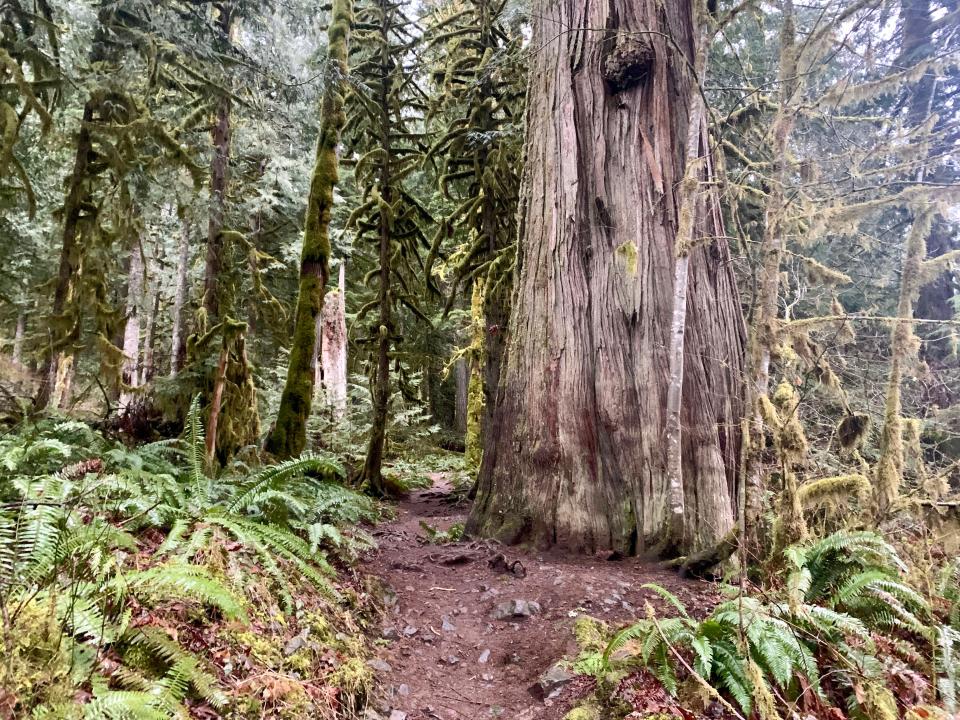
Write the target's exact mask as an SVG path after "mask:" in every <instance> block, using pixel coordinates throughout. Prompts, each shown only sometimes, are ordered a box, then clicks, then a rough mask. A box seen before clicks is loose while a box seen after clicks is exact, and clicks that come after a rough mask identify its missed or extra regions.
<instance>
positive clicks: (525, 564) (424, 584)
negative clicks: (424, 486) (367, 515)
mask: <svg viewBox="0 0 960 720" xmlns="http://www.w3.org/2000/svg"><path fill="white" fill-rule="evenodd" d="M433 480H434V487H432V488H430V489H428V490H421V491H418V492H415V493H413V494H412V495H411V496H410V497H409V498H408V499H406V500H404V501H402V502H401V503H400V504H399V506H398V508H397V516H396V518H395V519H394V520H393V521H391V522H389V523H385V524H383V525H381V526H379V527H378V528H377V530H376V531H375V533H374V534H375V535H376V536H377V541H378V543H379V548H378V550H377V551H375V552H374V553H371V554H370V555H369V556H368V557H367V558H366V559H365V561H364V563H363V565H362V567H361V571H362V572H363V573H365V574H367V575H370V576H373V577H374V578H377V579H378V580H377V582H379V583H380V584H381V586H382V595H383V598H384V606H385V611H384V616H383V621H382V627H380V628H379V634H380V639H379V640H378V641H377V644H378V646H379V651H378V657H377V658H376V659H374V660H372V661H371V664H372V665H373V667H374V670H375V673H376V676H377V679H378V682H379V684H380V689H379V696H378V699H377V701H376V702H375V703H374V704H373V707H372V708H371V709H370V710H368V714H369V716H370V717H371V718H376V717H379V716H382V717H383V718H385V719H386V718H392V720H404V719H405V720H481V719H483V718H494V717H499V718H504V719H505V720H541V719H542V720H559V718H562V717H563V715H564V714H565V713H566V712H567V710H569V709H570V707H571V706H572V705H573V704H574V703H575V702H576V700H577V699H579V697H581V696H582V695H584V694H586V693H587V692H589V691H590V689H591V688H590V681H589V680H588V679H586V678H576V679H573V680H569V681H567V682H559V681H560V680H564V678H562V677H560V678H553V679H554V680H557V681H558V682H557V683H556V685H557V686H556V687H555V688H554V687H553V684H551V683H546V685H547V687H548V692H547V693H546V695H547V696H546V697H545V693H544V690H543V686H542V685H541V683H540V679H541V678H542V677H543V674H544V673H545V672H547V671H548V670H550V669H551V668H552V667H553V665H554V664H555V663H556V662H557V661H559V660H561V659H562V658H563V657H564V656H567V657H568V658H572V657H574V656H575V655H576V653H577V646H576V643H575V642H574V638H573V633H572V627H573V623H574V621H575V619H576V618H577V617H578V616H580V615H590V616H592V617H596V618H599V619H602V620H605V621H607V622H609V623H610V624H611V625H614V626H616V625H618V624H625V623H627V622H628V621H630V620H632V619H635V618H637V617H641V616H642V615H643V613H644V605H645V603H646V602H650V603H651V604H653V605H654V606H655V607H656V608H657V610H658V612H659V611H664V612H666V608H665V607H664V605H663V603H662V602H661V601H660V598H659V596H657V595H656V594H655V593H652V592H650V591H649V590H644V589H642V588H641V587H640V586H641V585H642V584H644V583H657V584H659V585H662V586H664V587H666V588H667V589H669V590H670V591H671V592H673V593H674V594H676V595H677V596H678V597H679V598H680V599H681V600H682V601H683V602H684V603H685V604H687V605H688V607H691V608H692V609H695V608H698V607H708V606H710V605H712V604H713V603H714V602H715V597H716V593H715V592H714V590H713V588H712V586H711V585H709V584H706V583H701V582H697V581H693V580H683V579H681V578H679V577H678V576H677V575H676V573H674V572H672V571H670V570H666V569H662V568H658V567H655V566H653V565H651V564H647V563H644V562H642V561H639V560H635V559H624V560H617V561H609V560H607V559H606V558H605V556H595V557H563V556H561V555H559V554H552V553H539V552H534V551H525V550H522V549H519V548H514V547H501V546H499V545H498V544H496V543H493V542H485V541H460V542H454V543H447V544H443V545H434V544H430V543H429V542H428V541H427V534H428V533H427V532H425V530H424V529H423V527H422V526H421V521H423V522H425V523H428V524H429V525H430V526H432V527H434V528H436V529H438V530H447V529H448V528H450V526H452V525H453V524H455V523H461V522H464V520H465V519H466V514H467V510H468V508H467V507H466V506H464V505H460V506H454V505H453V504H452V503H451V501H452V499H453V497H454V496H453V495H452V488H451V487H450V485H449V483H448V482H447V481H446V480H445V478H444V476H442V475H435V476H433ZM560 675H561V676H562V675H563V673H560Z"/></svg>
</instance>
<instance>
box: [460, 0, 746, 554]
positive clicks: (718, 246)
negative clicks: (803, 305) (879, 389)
mask: <svg viewBox="0 0 960 720" xmlns="http://www.w3.org/2000/svg"><path fill="white" fill-rule="evenodd" d="M692 10H693V7H692V3H691V2H676V3H658V2H655V1H654V0H649V1H641V2H628V1H627V0H613V1H612V2H609V3H590V4H584V3H581V2H578V1H577V0H549V1H547V0H541V1H540V2H537V3H536V7H535V8H534V11H533V13H532V16H533V17H534V18H535V20H534V38H533V45H534V46H535V47H537V48H538V52H537V53H536V54H535V55H534V56H533V60H532V63H533V66H532V75H531V86H530V93H529V105H528V111H527V148H526V164H525V170H524V172H525V175H524V186H523V192H522V194H521V203H522V206H521V211H520V217H521V223H522V226H521V229H520V248H519V252H520V256H519V259H518V267H519V270H518V276H517V278H516V291H515V295H514V298H513V308H512V314H511V317H510V345H509V347H508V350H507V357H506V360H505V365H504V368H503V379H502V383H501V388H500V392H499V393H498V399H497V402H496V407H495V408H494V410H493V412H494V422H493V426H492V427H494V428H496V431H495V432H490V433H488V435H487V439H488V442H487V444H486V446H485V447H484V454H483V460H482V463H481V470H480V474H479V480H478V492H477V500H476V503H475V505H474V509H473V512H472V513H471V516H470V519H469V523H468V529H469V530H470V531H471V532H473V533H475V534H481V535H490V536H494V537H498V538H500V539H501V540H504V541H507V542H532V543H536V544H542V545H549V544H554V545H561V546H564V547H567V548H570V549H576V550H583V551H593V550H596V549H601V548H607V549H613V550H618V551H621V552H627V553H630V552H644V551H646V552H651V551H653V550H655V549H657V548H662V544H663V540H664V538H665V537H667V536H668V534H669V515H668V512H667V508H668V485H667V482H666V452H665V448H664V445H663V437H664V432H665V415H666V413H665V408H666V395H667V388H668V384H669V374H670V359H669V353H668V347H669V343H670V338H669V334H670V322H671V318H672V312H673V305H674V303H673V296H674V287H673V276H674V268H675V265H676V263H675V258H676V253H675V242H676V237H677V228H678V218H679V202H678V198H677V197H676V195H675V187H676V185H677V183H679V182H680V180H681V179H682V177H683V173H684V166H685V157H686V154H687V142H686V138H687V134H688V127H689V118H690V106H689V105H690V97H691V95H690V84H691V82H692V78H691V73H690V72H689V71H688V68H689V65H690V63H691V62H692V58H693V45H694V39H693V38H694V36H695V35H696V33H697V31H696V28H695V27H694V22H693V11H692ZM597 28H605V31H603V32H598V31H597V30H596V29H597ZM666 37H672V38H673V39H674V40H675V42H676V44H674V43H672V42H668V41H666V39H665V38H666ZM678 47H679V49H678ZM694 228H695V236H696V238H697V242H696V243H695V245H696V247H695V248H694V249H692V250H691V252H690V260H689V268H688V283H689V291H688V294H687V313H686V333H685V347H684V354H685V362H684V370H685V373H684V382H683V386H682V402H681V423H682V426H683V428H684V429H685V431H686V432H684V433H683V437H682V440H681V457H682V459H683V465H682V475H683V491H684V501H685V510H686V513H685V524H687V527H689V530H690V532H689V537H687V538H686V540H685V543H684V544H685V545H686V547H684V548H678V550H688V549H699V548H703V547H709V546H712V545H715V544H716V543H717V542H718V541H719V540H720V539H721V538H723V537H724V536H725V535H726V534H727V533H728V532H729V531H730V529H731V527H732V526H733V522H734V509H735V508H734V502H733V498H734V497H735V493H736V486H737V458H738V455H739V443H740V438H739V431H740V428H739V422H740V418H741V414H742V413H741V385H740V382H741V375H742V369H743V350H744V348H743V343H744V337H743V321H742V316H741V312H740V307H739V301H738V297H737V291H736V287H735V282H734V278H733V273H732V270H731V267H730V263H729V253H728V249H727V247H726V244H725V242H724V240H723V239H722V235H723V233H722V228H721V227H719V226H718V225H717V217H716V215H715V213H712V212H710V213H700V212H698V217H697V218H696V219H695V222H694ZM701 241H702V242H701ZM685 535H686V532H685Z"/></svg>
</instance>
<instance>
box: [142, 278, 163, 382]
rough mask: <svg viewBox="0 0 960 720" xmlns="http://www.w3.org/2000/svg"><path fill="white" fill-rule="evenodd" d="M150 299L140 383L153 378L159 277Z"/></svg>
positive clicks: (158, 308) (155, 354) (158, 312)
mask: <svg viewBox="0 0 960 720" xmlns="http://www.w3.org/2000/svg"><path fill="white" fill-rule="evenodd" d="M150 297H151V298H152V301H151V302H150V305H149V307H148V309H147V323H146V336H145V337H144V339H143V365H142V366H141V368H140V385H141V386H143V385H146V384H147V383H148V382H150V380H151V379H152V378H153V375H154V370H155V365H156V357H157V352H156V350H157V349H156V344H157V320H158V318H159V317H160V279H159V277H157V278H156V279H155V280H154V282H153V293H152V294H151V295H150Z"/></svg>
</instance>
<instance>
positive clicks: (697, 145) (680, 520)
mask: <svg viewBox="0 0 960 720" xmlns="http://www.w3.org/2000/svg"><path fill="white" fill-rule="evenodd" d="M694 16H695V18H697V19H698V21H699V23H700V24H701V31H700V32H699V33H698V35H699V37H698V39H697V42H696V45H695V47H694V60H693V67H694V71H695V75H696V77H695V78H694V82H693V83H692V84H691V86H690V101H689V106H690V116H689V119H688V120H687V156H686V166H685V168H684V172H683V180H682V181H681V183H680V188H679V192H678V196H679V197H678V198H677V200H678V204H679V207H680V214H679V218H678V222H677V238H676V242H675V245H674V246H675V253H676V264H675V266H674V272H673V314H672V318H671V321H670V350H669V357H670V380H669V384H668V386H667V417H666V431H665V433H664V440H665V444H666V449H667V506H668V508H667V509H668V513H669V523H668V533H669V534H668V536H667V539H666V540H665V542H664V547H663V550H664V552H671V551H672V550H673V548H674V546H677V547H680V546H683V545H684V542H685V540H684V524H685V523H684V518H685V516H686V502H685V500H684V492H683V454H682V447H683V424H682V419H681V415H682V410H683V405H682V403H683V374H684V355H683V351H684V343H685V340H686V332H687V292H688V287H689V280H690V251H691V250H692V249H693V243H694V239H695V238H694V220H695V219H696V217H697V214H698V212H697V211H698V208H697V204H698V200H699V198H700V179H701V168H702V165H703V164H702V162H701V161H700V157H701V155H700V152H701V138H703V140H704V142H703V143H702V144H703V150H704V152H709V146H710V144H709V140H708V138H706V137H704V136H705V135H706V123H705V112H704V105H703V96H702V95H701V87H700V85H701V83H703V80H704V75H705V73H706V69H707V50H708V44H709V33H708V31H707V27H708V23H709V22H710V18H709V17H708V16H707V14H706V8H705V7H700V4H699V3H698V4H697V9H696V12H695V13H694Z"/></svg>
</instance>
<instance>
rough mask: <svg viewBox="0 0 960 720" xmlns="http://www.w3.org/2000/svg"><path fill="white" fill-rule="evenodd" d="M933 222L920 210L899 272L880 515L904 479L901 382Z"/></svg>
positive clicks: (878, 488) (877, 493)
mask: <svg viewBox="0 0 960 720" xmlns="http://www.w3.org/2000/svg"><path fill="white" fill-rule="evenodd" d="M932 221H933V210H932V209H931V208H930V207H925V208H923V209H922V210H918V211H917V213H916V215H915V217H914V220H913V226H912V227H911V229H910V233H909V235H908V236H907V239H906V246H905V248H904V254H903V270H902V271H901V273H900V296H899V299H898V301H897V320H896V321H895V322H894V324H893V328H892V329H891V331H890V374H889V375H888V376H887V397H886V405H885V407H884V414H883V428H882V430H881V432H880V459H879V460H878V461H877V467H876V469H875V471H874V503H875V505H876V511H877V514H878V515H880V516H883V515H885V514H886V513H888V512H889V511H890V510H891V508H892V507H893V505H894V503H895V502H896V500H897V498H898V497H899V495H900V482H901V480H902V478H903V460H904V450H903V415H902V404H901V400H900V384H901V382H902V381H903V370H904V366H905V365H906V364H907V363H908V362H909V361H910V357H911V355H912V352H913V351H912V348H914V347H916V337H915V336H914V332H913V330H914V322H913V304H914V302H915V301H916V299H917V295H918V294H919V292H920V287H921V285H922V282H921V275H922V267H923V259H924V256H925V255H926V252H927V247H926V238H927V234H928V233H929V232H930V225H931V222H932Z"/></svg>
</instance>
